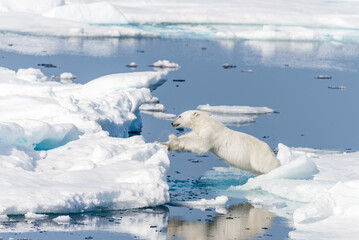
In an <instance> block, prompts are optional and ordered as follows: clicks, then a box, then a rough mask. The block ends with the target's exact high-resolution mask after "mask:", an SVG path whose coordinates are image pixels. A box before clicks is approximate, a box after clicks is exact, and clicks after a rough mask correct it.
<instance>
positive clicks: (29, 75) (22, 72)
mask: <svg viewBox="0 0 359 240" xmlns="http://www.w3.org/2000/svg"><path fill="white" fill-rule="evenodd" d="M16 75H17V77H18V78H19V79H22V80H27V81H30V82H32V81H39V82H43V81H46V79H47V78H46V76H45V75H44V74H43V73H42V72H41V71H40V70H39V69H35V68H27V69H23V68H20V69H19V70H18V71H17V73H16Z"/></svg>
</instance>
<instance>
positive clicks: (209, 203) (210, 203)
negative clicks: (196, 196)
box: [174, 195, 228, 213]
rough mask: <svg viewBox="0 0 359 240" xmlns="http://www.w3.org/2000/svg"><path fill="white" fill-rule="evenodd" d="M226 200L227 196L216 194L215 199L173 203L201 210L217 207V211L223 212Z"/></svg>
mask: <svg viewBox="0 0 359 240" xmlns="http://www.w3.org/2000/svg"><path fill="white" fill-rule="evenodd" d="M227 202H228V197H227V196H224V195H223V196H218V197H216V198H215V199H204V198H202V199H200V200H197V201H186V202H176V203H174V204H175V205H177V204H178V205H183V206H187V207H193V208H198V209H201V210H202V211H204V210H206V209H207V208H216V209H217V208H218V211H219V212H221V213H225V212H226V210H225V206H226V204H227Z"/></svg>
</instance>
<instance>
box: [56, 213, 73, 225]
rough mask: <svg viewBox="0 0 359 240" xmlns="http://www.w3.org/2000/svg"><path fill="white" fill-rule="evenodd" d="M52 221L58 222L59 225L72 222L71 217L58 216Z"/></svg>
mask: <svg viewBox="0 0 359 240" xmlns="http://www.w3.org/2000/svg"><path fill="white" fill-rule="evenodd" d="M52 221H54V222H57V223H58V224H68V223H70V221H71V217H70V216H69V215H63V216H58V217H56V218H54V219H52Z"/></svg>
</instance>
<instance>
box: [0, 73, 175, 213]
mask: <svg viewBox="0 0 359 240" xmlns="http://www.w3.org/2000/svg"><path fill="white" fill-rule="evenodd" d="M163 77H164V75H163V74H161V73H157V72H143V73H126V74H112V75H108V76H104V77H101V78H98V79H95V80H92V81H90V82H89V83H87V84H85V85H79V84H72V83H68V84H62V83H59V82H55V81H46V79H47V77H46V76H44V75H43V73H42V72H41V71H40V70H38V69H20V70H19V71H18V72H17V73H15V72H14V71H11V70H9V69H6V68H0V88H1V89H2V91H1V92H0V175H1V180H0V215H4V214H5V215H8V214H25V213H27V214H28V216H29V217H31V218H32V217H34V216H35V217H36V215H31V213H62V212H81V211H92V210H96V209H127V208H138V207H147V206H156V205H160V204H163V203H165V202H167V201H168V198H169V196H168V186H167V183H166V170H167V168H168V166H169V160H168V157H167V151H166V150H165V149H164V148H162V147H161V146H157V145H154V144H146V143H145V142H144V140H143V139H142V137H139V136H137V137H132V138H117V137H127V136H128V132H129V131H140V129H141V121H140V118H139V117H140V115H139V107H140V106H141V104H142V103H144V102H146V101H148V100H150V99H151V98H152V96H151V93H150V90H149V88H153V86H155V85H157V84H158V83H159V82H161V81H162V80H163ZM113 136H116V137H113ZM19 196H21V198H19Z"/></svg>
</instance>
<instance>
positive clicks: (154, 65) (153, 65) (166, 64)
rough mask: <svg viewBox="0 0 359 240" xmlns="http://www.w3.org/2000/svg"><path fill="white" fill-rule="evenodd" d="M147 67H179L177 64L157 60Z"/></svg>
mask: <svg viewBox="0 0 359 240" xmlns="http://www.w3.org/2000/svg"><path fill="white" fill-rule="evenodd" d="M149 67H154V68H175V69H177V68H180V67H181V66H180V65H178V64H177V63H172V62H170V61H168V60H158V61H157V62H155V63H153V64H152V65H149Z"/></svg>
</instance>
